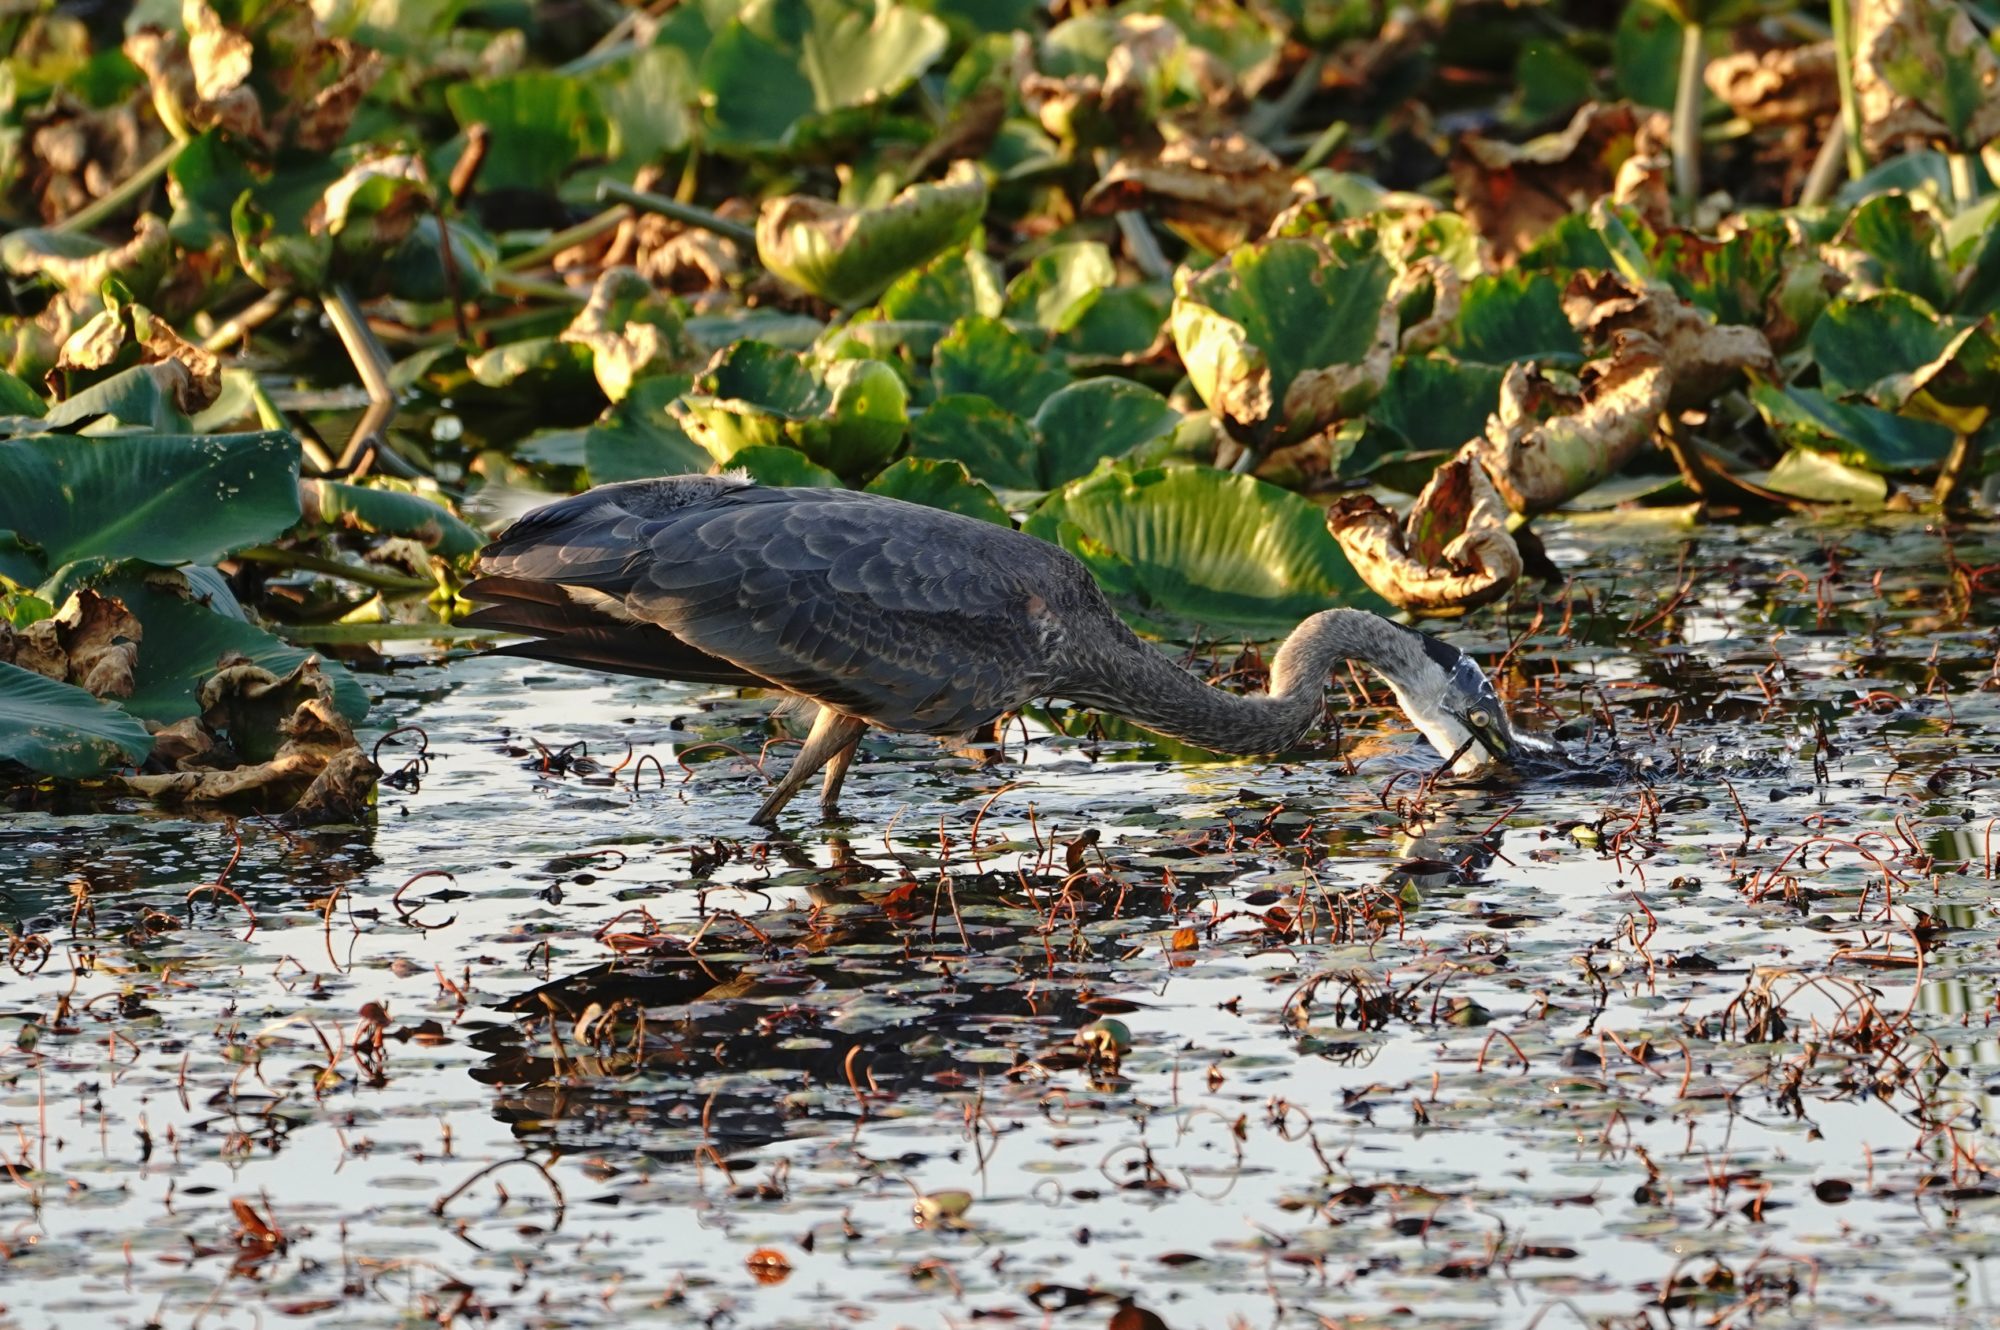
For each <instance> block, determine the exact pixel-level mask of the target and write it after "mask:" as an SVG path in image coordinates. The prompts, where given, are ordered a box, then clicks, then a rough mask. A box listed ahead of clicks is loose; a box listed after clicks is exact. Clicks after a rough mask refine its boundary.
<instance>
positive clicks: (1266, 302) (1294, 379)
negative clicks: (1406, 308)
mask: <svg viewBox="0 0 2000 1330" xmlns="http://www.w3.org/2000/svg"><path fill="white" fill-rule="evenodd" d="M1390 275H1391V274H1390V269H1389V264H1388V261H1387V260H1386V259H1384V258H1383V257H1382V256H1381V255H1380V254H1379V253H1376V252H1373V251H1365V252H1354V253H1350V254H1348V255H1347V256H1345V257H1336V256H1334V255H1333V254H1331V253H1329V252H1328V251H1327V250H1326V249H1325V248H1323V247H1322V246H1321V245H1319V244H1317V243H1315V242H1313V241H1310V240H1273V241H1269V242H1266V243H1263V244H1256V245H1246V246H1243V247H1242V248H1239V249H1237V250H1235V251H1234V252H1232V253H1231V254H1230V255H1229V256H1228V257H1227V258H1225V259H1223V260H1220V261H1219V262H1217V263H1216V264H1215V265H1214V266H1212V267H1210V268H1208V269H1206V270H1204V271H1203V272H1201V273H1199V274H1196V275H1194V276H1185V275H1184V276H1183V277H1182V278H1180V279H1178V285H1179V290H1178V294H1177V295H1176V296H1175V299H1174V305H1173V312H1172V315H1171V319H1170V322H1171V325H1172V328H1173V335H1174V343H1175V345H1176V346H1177V347H1178V348H1179V349H1180V353H1181V360H1182V362H1183V363H1184V364H1185V365H1186V366H1187V372H1188V379H1189V380H1190V381H1191V382H1192V383H1193V384H1194V389H1195V391H1196V392H1197V393H1199V394H1200V395H1201V399H1202V401H1204V402H1206V403H1207V404H1208V407H1209V409H1210V410H1211V411H1213V412H1215V414H1216V416H1217V418H1218V419H1220V420H1221V421H1222V422H1223V423H1224V424H1225V425H1226V426H1228V428H1229V429H1230V430H1231V431H1232V432H1233V433H1235V434H1237V435H1238V436H1239V437H1244V438H1247V439H1249V440H1251V441H1253V442H1254V443H1256V444H1257V445H1258V446H1259V447H1277V446H1279V445H1282V444H1286V443H1297V442H1299V441H1301V440H1303V439H1305V438H1308V437H1310V436H1311V435H1314V434H1317V433H1318V432H1319V431H1321V430H1323V429H1325V428H1326V427H1327V426H1328V425H1331V424H1333V423H1334V422H1335V421H1337V420H1340V419H1343V418H1346V417H1349V416H1352V415H1354V414H1356V413H1358V412H1359V411H1361V410H1362V409H1363V408H1365V407H1366V406H1367V405H1368V403H1369V402H1370V401H1372V400H1374V397H1375V394H1376V393H1378V392H1380V391H1381V387H1382V379H1383V378H1386V376H1387V374H1388V369H1389V357H1388V353H1387V349H1386V348H1382V346H1381V341H1382V338H1381V333H1382V327H1381V323H1382V314H1383V309H1384V305H1385V302H1386V300H1387V298H1388V294H1389V283H1390ZM1377 361H1379V365H1378V364H1377V363H1375V362H1377ZM1378 370H1379V375H1378Z"/></svg>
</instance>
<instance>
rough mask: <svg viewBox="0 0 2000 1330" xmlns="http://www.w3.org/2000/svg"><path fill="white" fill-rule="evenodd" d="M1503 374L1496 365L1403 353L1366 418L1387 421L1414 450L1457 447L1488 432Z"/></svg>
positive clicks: (1498, 397) (1384, 422) (1498, 404)
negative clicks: (1489, 417) (1487, 427)
mask: <svg viewBox="0 0 2000 1330" xmlns="http://www.w3.org/2000/svg"><path fill="white" fill-rule="evenodd" d="M1505 377H1506V371H1505V370H1503V369H1501V368H1500V367H1499V366H1497V365H1485V364H1476V363H1475V364H1464V363H1461V362H1459V361H1455V360H1452V359H1449V358H1448V357H1445V356H1403V357H1401V358H1399V359H1398V360H1397V361H1396V367H1395V368H1394V369H1392V370H1390V371H1389V382H1388V383H1387V384H1386V385H1385V386H1384V387H1383V389H1382V395H1381V396H1380V397H1378V398H1376V399H1375V405H1373V406H1371V407H1369V408H1368V418H1369V420H1370V421H1371V422H1379V423H1381V424H1384V425H1387V426H1388V427H1389V428H1390V429H1392V430H1394V431H1395V432H1396V433H1397V435H1398V436H1400V437H1401V438H1402V439H1403V440H1404V441H1405V442H1406V443H1408V444H1409V445H1410V446H1411V447H1413V448H1417V449H1421V450H1425V451H1430V450H1435V449H1439V448H1457V447H1458V446H1459V445H1460V444H1462V443H1464V442H1466V441H1467V440H1468V439H1476V438H1478V437H1479V436H1480V435H1481V434H1484V433H1485V432H1486V418H1487V417H1488V416H1490V415H1492V414H1493V412H1494V411H1495V410H1497V409H1498V408H1499V406H1500V381H1501V380H1502V379H1503V378H1505Z"/></svg>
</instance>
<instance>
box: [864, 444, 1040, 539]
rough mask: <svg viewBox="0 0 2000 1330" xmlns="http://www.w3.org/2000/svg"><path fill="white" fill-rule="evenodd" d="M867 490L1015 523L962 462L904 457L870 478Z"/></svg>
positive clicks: (872, 492)
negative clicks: (873, 477)
mask: <svg viewBox="0 0 2000 1330" xmlns="http://www.w3.org/2000/svg"><path fill="white" fill-rule="evenodd" d="M868 492H869V493H870V494H886V495H888V496H889V497H890V498H892V499H904V500H907V501H908V502H910V503H921V504H923V505H924V506H925V507H926V508H942V509H944V510H945V511H946V512H953V513H961V514H963V515H964V516H966V517H976V518H978V519H979V520H980V521H982V522H993V523H996V524H998V525H1000V526H1012V525H1014V523H1013V521H1012V519H1010V518H1009V517H1008V516H1007V510H1006V509H1005V508H1002V507H1001V506H1000V501H999V500H998V499H996V498H994V497H993V491H992V490H990V489H987V488H986V487H985V486H984V485H982V484H980V483H979V482H978V481H976V480H974V479H973V478H972V476H971V475H970V474H969V473H968V472H967V471H966V469H965V464H964V463H962V462H951V461H940V460H938V459H936V458H931V457H905V458H904V459H903V460H902V461H900V462H897V463H895V464H894V465H893V466H890V467H887V468H886V469H884V470H883V472H882V474H881V475H879V476H877V477H875V479H873V480H871V481H869V482H868Z"/></svg>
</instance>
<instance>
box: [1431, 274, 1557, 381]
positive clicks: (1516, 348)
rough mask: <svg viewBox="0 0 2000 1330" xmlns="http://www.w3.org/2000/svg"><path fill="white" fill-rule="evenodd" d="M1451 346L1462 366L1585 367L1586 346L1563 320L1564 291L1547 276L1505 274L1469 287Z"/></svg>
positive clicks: (1475, 280)
mask: <svg viewBox="0 0 2000 1330" xmlns="http://www.w3.org/2000/svg"><path fill="white" fill-rule="evenodd" d="M1445 345H1446V346H1447V347H1449V348H1450V350H1451V351H1452V352H1453V353H1454V354H1455V355H1457V356H1458V358H1459V359H1460V360H1469V361H1477V362H1478V363H1480V364H1484V365H1511V364H1513V363H1515V362H1516V361H1522V360H1535V361H1540V362H1542V363H1543V364H1549V365H1577V364H1581V363H1582V362H1583V340H1582V339H1581V338H1579V337H1578V336H1577V335H1576V329H1575V328H1572V327H1571V326H1570V322H1569V320H1568V319H1567V318H1565V317H1564V316H1563V310H1562V291H1561V290H1560V288H1558V287H1557V285H1556V282H1555V279H1554V278H1552V277H1550V276H1549V275H1548V274H1547V273H1522V272H1504V273H1494V274H1490V275H1487V276H1482V277H1475V278H1473V279H1472V280H1471V281H1470V282H1468V283H1466V286H1465V295H1464V298H1463V300H1462V302H1461V304H1460V305H1459V312H1458V322H1457V324H1456V325H1455V326H1454V327H1453V329H1452V333H1451V336H1450V337H1449V338H1448V339H1447V340H1446V342H1445Z"/></svg>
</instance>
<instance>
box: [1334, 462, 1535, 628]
mask: <svg viewBox="0 0 2000 1330" xmlns="http://www.w3.org/2000/svg"><path fill="white" fill-rule="evenodd" d="M1326 524H1327V529H1328V530H1329V531H1331V532H1332V533H1333V537H1334V539H1335V540H1337V541H1339V542H1340V548H1341V550H1342V551H1343V552H1344V553H1345V554H1346V555H1347V561H1348V562H1349V563H1350V564H1352V565H1353V566H1354V571H1355V572H1356V573H1358V574H1360V576H1361V580H1362V581H1364V582H1366V583H1367V584H1368V586H1369V587H1370V589H1372V590H1373V591H1374V592H1375V593H1376V594H1377V595H1379V596H1381V597H1382V598H1383V599H1385V600H1387V601H1389V602H1390V603H1391V604H1392V605H1395V606H1397V607H1398V608H1401V609H1406V610H1415V611H1417V612H1418V613H1421V614H1456V613H1461V612H1463V611H1465V610H1468V609H1472V608H1474V607H1476V606H1480V605H1485V604H1488V603H1490V602H1492V601H1494V600H1497V599H1499V598H1500V597H1501V596H1503V595H1505V594H1506V592H1507V588H1509V587H1511V586H1512V585H1513V584H1514V582H1515V580H1516V579H1518V578H1519V577H1520V575H1521V568H1522V560H1521V551H1520V549H1519V547H1517V546H1516V545H1515V544H1514V538H1513V537H1512V536H1510V535H1509V534H1508V533H1507V506H1506V504H1505V503H1503V502H1502V501H1501V498H1500V495H1499V493H1498V492H1497V491H1496V490H1495V489H1494V486H1493V481H1492V478H1491V477H1490V476H1488V475H1487V474H1486V468H1485V467H1484V466H1482V465H1481V464H1480V463H1479V461H1478V460H1477V459H1476V458H1474V457H1472V456H1469V455H1466V454H1463V453H1462V454H1460V455H1459V456H1458V457H1455V458H1453V459H1452V460H1451V461H1449V462H1446V463H1445V464H1444V465H1443V466H1440V467H1439V468H1438V469H1437V470H1436V471H1435V472H1434V473H1432V475H1431V479H1430V483H1429V484H1427V485H1425V486H1424V489H1423V492H1422V493H1421V494H1419V495H1418V496H1417V500H1416V502H1415V503H1414V504H1412V505H1411V506H1410V512H1409V516H1408V517H1407V518H1406V519H1403V520H1401V521H1399V520H1398V519H1397V517H1396V515H1395V514H1394V513H1393V512H1391V511H1390V510H1389V509H1387V508H1385V507H1383V506H1382V505H1381V504H1380V503H1378V502H1376V501H1375V500H1374V499H1373V498H1371V497H1369V496H1368V495H1365V494H1356V495H1350V496H1348V497H1346V498H1343V499H1340V500H1339V501H1337V502H1336V503H1335V504H1334V505H1333V506H1332V507H1331V508H1329V509H1328V510H1327V515H1326Z"/></svg>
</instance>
